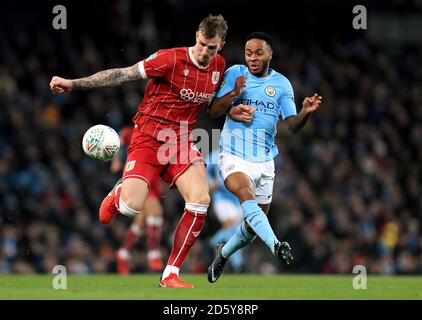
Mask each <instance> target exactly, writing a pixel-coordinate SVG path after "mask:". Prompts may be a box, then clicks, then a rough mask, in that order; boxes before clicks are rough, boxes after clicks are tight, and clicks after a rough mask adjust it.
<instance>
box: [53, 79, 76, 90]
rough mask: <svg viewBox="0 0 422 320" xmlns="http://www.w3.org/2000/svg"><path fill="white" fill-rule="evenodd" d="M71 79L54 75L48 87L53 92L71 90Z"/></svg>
mask: <svg viewBox="0 0 422 320" xmlns="http://www.w3.org/2000/svg"><path fill="white" fill-rule="evenodd" d="M72 87H73V85H72V81H71V80H68V79H63V78H60V77H56V76H54V77H53V78H51V81H50V89H51V91H52V92H53V93H62V92H66V91H70V90H72Z"/></svg>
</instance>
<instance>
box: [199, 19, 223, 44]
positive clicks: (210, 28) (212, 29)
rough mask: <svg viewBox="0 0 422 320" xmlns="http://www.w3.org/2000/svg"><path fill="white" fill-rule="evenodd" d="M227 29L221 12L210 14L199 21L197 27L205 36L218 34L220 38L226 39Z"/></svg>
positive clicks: (209, 37)
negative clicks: (214, 14) (215, 14)
mask: <svg viewBox="0 0 422 320" xmlns="http://www.w3.org/2000/svg"><path fill="white" fill-rule="evenodd" d="M227 29H228V27H227V22H226V20H225V19H224V17H223V16H222V15H221V14H219V15H218V16H213V15H211V14H210V15H209V16H208V17H206V18H205V19H204V20H202V21H201V23H200V24H199V27H198V31H201V32H202V34H203V35H204V36H205V38H207V39H212V38H214V37H215V36H219V37H220V38H221V40H224V39H226V35H227Z"/></svg>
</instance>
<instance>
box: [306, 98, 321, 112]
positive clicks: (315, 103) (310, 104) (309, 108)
mask: <svg viewBox="0 0 422 320" xmlns="http://www.w3.org/2000/svg"><path fill="white" fill-rule="evenodd" d="M321 101H322V97H321V96H319V95H317V94H316V93H315V94H314V95H313V96H312V97H306V98H305V99H304V100H303V111H304V112H305V113H311V112H314V111H315V110H318V108H319V105H320V104H321Z"/></svg>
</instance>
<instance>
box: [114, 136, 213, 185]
mask: <svg viewBox="0 0 422 320" xmlns="http://www.w3.org/2000/svg"><path fill="white" fill-rule="evenodd" d="M139 131H140V130H139V129H137V128H135V129H134V131H133V137H132V141H131V143H130V145H129V148H128V156H127V160H126V164H125V168H124V170H123V176H122V180H124V179H128V178H137V179H142V180H144V181H145V182H146V183H147V184H148V187H149V189H150V190H151V188H152V185H153V183H154V182H155V181H157V180H159V177H160V176H161V178H163V180H164V181H165V182H167V183H168V184H169V185H170V188H172V187H174V183H175V182H176V180H177V178H178V177H179V176H180V175H182V174H183V173H184V172H185V171H186V170H187V169H188V168H189V166H190V165H191V164H193V163H195V162H205V160H204V158H203V157H202V155H201V153H200V152H199V150H198V149H197V148H196V146H195V143H194V142H192V141H190V142H189V141H186V142H185V143H174V144H170V143H165V142H161V141H158V140H157V139H156V138H154V137H151V136H148V135H145V134H142V133H140V132H139Z"/></svg>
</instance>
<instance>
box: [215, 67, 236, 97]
mask: <svg viewBox="0 0 422 320" xmlns="http://www.w3.org/2000/svg"><path fill="white" fill-rule="evenodd" d="M238 69H239V68H238V67H237V66H232V67H230V68H228V69H227V70H226V72H224V75H223V80H221V83H220V87H219V88H218V89H217V92H216V93H215V98H221V97H223V96H225V95H226V94H227V93H229V92H230V91H232V90H233V89H234V86H235V83H236V78H237V77H238V76H239V75H240V74H239V70H238Z"/></svg>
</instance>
